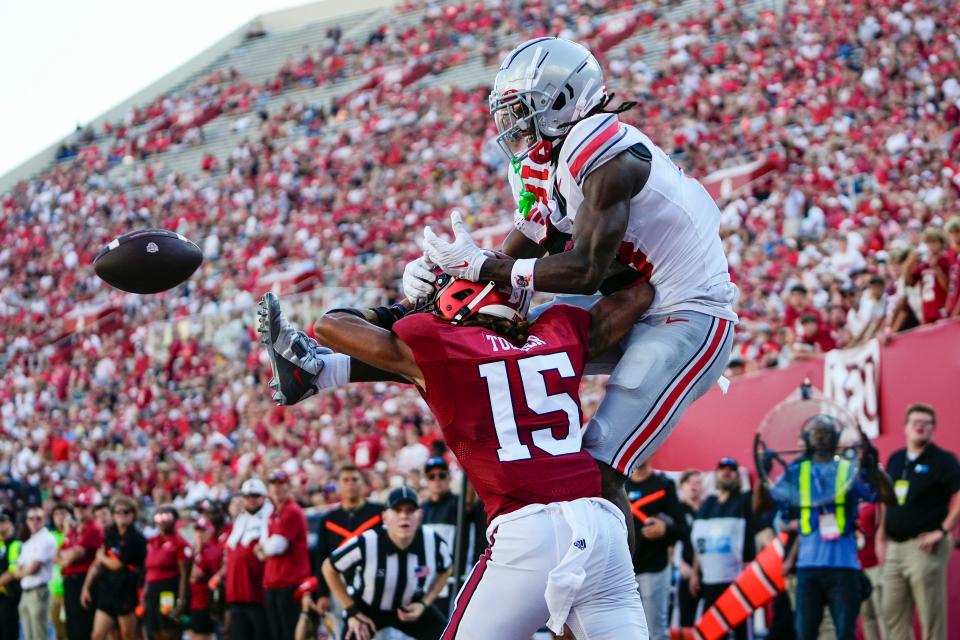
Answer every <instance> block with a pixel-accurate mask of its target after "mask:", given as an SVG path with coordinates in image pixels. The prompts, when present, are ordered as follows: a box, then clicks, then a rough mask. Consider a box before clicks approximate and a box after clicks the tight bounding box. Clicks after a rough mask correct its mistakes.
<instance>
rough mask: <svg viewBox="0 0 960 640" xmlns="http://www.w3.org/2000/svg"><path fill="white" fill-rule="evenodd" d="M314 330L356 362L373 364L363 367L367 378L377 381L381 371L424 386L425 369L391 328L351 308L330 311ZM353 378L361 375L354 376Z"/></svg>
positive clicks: (325, 341)
mask: <svg viewBox="0 0 960 640" xmlns="http://www.w3.org/2000/svg"><path fill="white" fill-rule="evenodd" d="M313 331H314V333H315V335H316V337H317V340H318V341H319V342H320V343H321V344H323V345H326V346H328V347H330V348H331V349H333V350H334V351H337V352H339V353H343V354H346V355H348V356H350V357H351V358H353V363H354V364H356V363H357V361H362V362H363V363H366V364H367V365H369V367H367V368H365V369H363V371H364V372H365V373H366V375H365V376H364V378H365V379H366V380H367V381H370V382H373V381H375V380H376V379H377V378H378V376H376V370H380V371H385V372H387V373H391V374H395V375H398V376H401V377H402V378H404V379H406V380H408V381H410V382H412V383H414V384H416V385H417V386H419V387H421V388H422V387H423V386H424V380H423V372H422V371H421V370H420V367H419V366H418V365H417V362H416V360H415V359H414V357H413V352H412V351H410V347H408V346H407V345H406V344H404V343H403V342H402V341H401V340H400V339H399V338H398V337H397V336H396V335H395V334H393V333H391V332H390V331H389V330H387V329H383V328H381V327H378V326H377V325H375V324H373V323H371V322H369V321H368V320H367V319H366V318H360V317H357V316H356V315H355V314H354V313H352V312H351V311H350V310H339V309H335V310H333V311H328V312H327V313H326V314H325V315H324V316H323V317H322V318H320V319H319V320H317V321H316V322H315V323H314V324H313ZM373 368H375V369H373ZM381 379H385V380H392V379H393V378H391V377H386V376H385V377H383V378H381ZM351 380H353V381H357V380H358V378H357V377H355V376H351Z"/></svg>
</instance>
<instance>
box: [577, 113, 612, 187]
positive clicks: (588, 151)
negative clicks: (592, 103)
mask: <svg viewBox="0 0 960 640" xmlns="http://www.w3.org/2000/svg"><path fill="white" fill-rule="evenodd" d="M619 130H620V122H619V121H618V120H616V119H614V121H613V122H611V123H610V126H608V127H607V128H606V129H604V130H603V131H601V132H600V133H598V134H597V136H596V137H595V138H594V139H593V140H591V141H590V144H588V145H587V146H586V147H584V149H583V151H581V152H580V153H579V154H577V157H576V158H574V159H573V164H571V165H570V175H572V176H573V177H574V178H575V179H576V178H577V174H579V173H580V170H581V169H583V167H584V165H586V164H587V161H588V160H590V157H591V156H592V155H593V154H594V153H596V152H597V149H599V148H600V147H601V146H603V143H604V142H606V141H608V140H609V139H610V138H612V137H613V136H615V135H616V134H617V131H619Z"/></svg>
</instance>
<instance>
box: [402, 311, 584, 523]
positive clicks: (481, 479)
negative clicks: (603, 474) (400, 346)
mask: <svg viewBox="0 0 960 640" xmlns="http://www.w3.org/2000/svg"><path fill="white" fill-rule="evenodd" d="M589 327H590V314H589V312H587V311H584V310H583V309H580V308H577V307H572V306H569V305H562V304H561V305H554V306H553V307H551V308H550V309H548V310H547V311H545V312H544V313H543V314H542V315H541V316H540V318H539V319H538V320H537V322H536V323H534V325H533V326H532V328H531V330H530V334H529V336H528V337H527V341H526V343H525V344H524V345H522V346H519V347H518V346H516V345H514V344H512V343H511V342H509V341H508V340H507V339H506V338H503V337H502V336H500V335H498V334H497V333H495V332H493V331H491V330H489V329H484V328H481V327H461V326H455V325H452V324H450V323H449V322H446V321H444V320H441V319H440V318H438V317H437V316H435V315H433V314H429V313H418V314H413V315H409V316H407V317H406V318H403V319H402V320H400V321H399V322H397V323H396V324H395V325H394V326H393V330H394V332H395V333H396V334H397V336H398V337H399V338H400V339H401V340H402V341H403V342H404V343H406V344H407V346H409V347H410V349H411V351H413V356H414V358H415V359H416V361H417V364H418V365H419V367H420V369H421V371H423V376H424V380H425V384H426V389H425V390H421V395H423V398H424V400H426V402H427V404H428V405H429V406H430V409H431V411H433V414H434V416H435V417H436V420H437V423H438V424H439V425H440V428H441V429H442V431H443V437H444V439H445V441H446V443H447V446H448V447H450V450H451V451H453V453H454V455H456V456H457V460H458V461H459V462H460V464H461V465H462V466H463V469H464V471H465V472H466V474H467V477H469V478H470V481H471V482H472V483H473V485H474V487H475V488H476V490H477V495H479V496H480V499H481V500H483V504H484V507H485V509H486V512H487V520H488V521H491V520H493V519H494V518H495V517H497V516H499V515H503V514H505V513H509V512H511V511H515V510H516V509H519V508H521V507H524V506H526V505H530V504H548V503H551V502H562V501H567V500H576V499H579V498H588V497H599V496H600V472H599V470H598V469H597V463H596V462H595V461H594V460H593V458H592V457H591V456H590V454H589V453H587V452H586V451H584V450H583V448H582V441H581V433H580V431H581V424H582V412H581V408H580V395H579V389H580V379H581V377H582V376H583V366H584V363H585V361H586V358H587V348H588V340H587V332H588V329H589Z"/></svg>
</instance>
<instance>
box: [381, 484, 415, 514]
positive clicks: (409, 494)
mask: <svg viewBox="0 0 960 640" xmlns="http://www.w3.org/2000/svg"><path fill="white" fill-rule="evenodd" d="M404 502H406V503H407V504H412V505H413V506H414V507H416V508H418V509H419V508H420V502H419V501H418V500H417V492H416V491H414V490H413V489H411V488H410V487H407V486H403V487H398V488H396V489H394V490H393V491H391V492H390V496H389V497H388V498H387V509H396V508H397V507H398V506H400V505H401V504H403V503H404Z"/></svg>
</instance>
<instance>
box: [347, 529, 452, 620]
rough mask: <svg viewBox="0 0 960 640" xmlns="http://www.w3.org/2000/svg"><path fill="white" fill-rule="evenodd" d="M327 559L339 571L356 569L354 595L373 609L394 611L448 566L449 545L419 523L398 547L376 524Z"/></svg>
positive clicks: (428, 586) (422, 591)
mask: <svg viewBox="0 0 960 640" xmlns="http://www.w3.org/2000/svg"><path fill="white" fill-rule="evenodd" d="M330 562H331V564H333V567H334V568H335V569H336V570H337V571H339V572H340V573H341V574H343V575H350V574H351V573H352V572H353V570H354V569H356V574H355V576H356V577H355V580H354V582H353V584H352V585H351V587H352V588H351V592H352V593H353V594H354V597H359V599H360V600H362V601H363V602H364V603H366V604H367V605H369V606H370V607H371V608H373V609H376V610H379V611H390V612H395V611H396V610H397V609H398V608H399V607H405V606H407V605H408V604H410V603H411V602H413V601H414V600H417V599H418V598H421V597H422V596H423V595H424V594H425V593H426V592H427V591H429V590H430V587H431V586H432V585H433V582H434V580H436V577H437V575H438V574H440V573H443V572H445V571H447V570H448V569H449V568H450V565H451V558H450V547H449V546H448V545H447V543H446V542H445V541H444V539H443V538H442V537H441V536H440V535H439V534H437V533H436V532H435V531H431V530H429V529H424V528H423V527H421V528H420V529H419V530H417V535H416V536H415V537H414V539H413V542H411V543H410V546H409V547H407V548H406V549H402V550H401V549H398V548H397V547H396V546H395V545H394V544H393V542H391V541H390V537H389V536H388V535H387V531H386V529H382V528H379V527H378V528H377V529H371V530H369V531H365V532H363V534H362V535H360V536H358V537H356V538H354V539H353V540H351V541H350V542H348V543H347V544H345V545H343V546H342V547H340V548H339V549H337V550H336V551H334V552H333V553H332V554H330Z"/></svg>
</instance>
